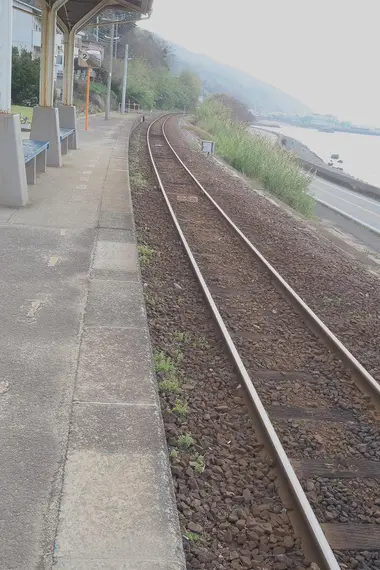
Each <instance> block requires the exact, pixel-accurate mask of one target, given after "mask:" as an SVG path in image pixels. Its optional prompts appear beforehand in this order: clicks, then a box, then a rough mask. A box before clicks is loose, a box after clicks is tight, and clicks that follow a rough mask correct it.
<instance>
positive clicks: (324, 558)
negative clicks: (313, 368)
mask: <svg viewBox="0 0 380 570" xmlns="http://www.w3.org/2000/svg"><path fill="white" fill-rule="evenodd" d="M170 116H171V115H169V116H167V118H166V119H165V122H164V124H163V126H162V133H163V135H164V138H165V140H166V142H167V144H168V145H169V147H170V149H171V150H172V151H173V153H174V155H175V156H176V158H177V159H178V161H179V162H180V163H181V164H182V166H184V168H185V169H186V171H187V172H188V173H189V174H190V175H191V177H192V178H193V180H194V181H195V182H196V183H197V185H198V186H200V188H201V189H202V190H203V191H204V189H203V187H202V186H201V185H200V183H199V182H198V181H197V180H196V178H195V177H194V176H193V175H192V174H191V173H190V171H189V169H188V168H187V167H186V166H185V165H184V164H183V162H182V161H181V159H180V158H179V157H178V155H177V153H176V152H175V151H174V149H173V147H172V146H171V145H170V143H169V141H168V139H167V137H166V135H165V130H164V129H165V124H166V122H167V121H168V119H169V118H170ZM162 118H163V117H162V116H160V117H158V118H157V119H155V120H154V121H153V122H152V123H151V124H150V125H149V128H148V131H147V145H148V151H149V156H150V160H151V162H152V166H153V169H154V172H155V175H156V178H157V181H158V184H159V186H160V189H161V192H162V194H163V197H164V199H165V202H166V205H167V207H168V210H169V212H170V215H171V217H172V220H173V223H174V225H175V227H176V230H177V232H178V234H179V236H180V239H181V241H182V244H183V246H184V248H185V251H186V253H187V255H188V257H189V260H190V263H191V265H192V268H193V270H194V273H195V275H196V277H197V279H198V281H199V284H200V286H201V288H202V290H203V293H204V295H205V297H206V300H207V302H208V304H209V307H210V309H211V311H212V313H213V316H214V318H215V320H216V322H217V324H218V326H219V329H220V331H221V333H222V336H223V338H224V340H225V342H226V344H227V346H228V349H229V352H230V354H231V356H232V358H233V361H234V364H235V367H236V369H237V371H238V373H239V375H240V376H241V378H242V380H243V383H244V386H245V387H246V390H247V393H248V395H249V398H250V401H251V403H252V405H253V407H254V409H255V411H256V414H257V417H258V419H259V421H260V424H261V426H262V428H263V430H264V433H265V435H266V437H267V438H268V441H269V443H270V445H271V447H272V452H273V453H274V456H275V457H276V460H277V467H279V468H280V469H281V471H282V473H283V475H284V476H285V479H286V481H287V483H288V486H289V489H290V491H291V494H292V496H293V498H294V499H295V501H296V503H297V505H298V508H299V511H300V514H301V515H302V518H303V520H304V522H305V524H306V526H307V529H308V531H309V535H310V537H311V539H312V542H313V546H314V547H315V548H316V550H317V552H318V554H319V557H320V561H319V562H322V563H323V566H324V568H325V569H326V570H340V566H339V564H338V562H337V560H336V558H335V556H334V553H333V551H332V549H331V547H330V545H329V543H328V541H327V539H326V536H325V534H324V532H323V530H322V528H321V526H320V524H319V522H318V520H317V518H316V516H315V514H314V511H313V509H312V508H311V505H310V503H309V501H308V499H307V497H306V495H305V492H304V490H303V489H302V486H301V484H300V482H299V480H298V477H297V475H296V473H295V471H294V469H293V467H292V465H291V463H290V461H289V459H288V457H287V455H286V453H285V450H284V448H283V446H282V444H281V442H280V440H279V438H278V436H277V433H276V431H275V429H274V427H273V425H272V422H271V421H270V419H269V416H268V414H267V412H266V410H265V408H264V406H263V404H262V402H261V400H260V397H259V395H258V393H257V391H256V388H255V387H254V385H253V382H252V380H251V378H250V376H249V374H248V372H247V370H246V368H245V366H244V364H243V361H242V359H241V357H240V355H239V352H238V350H237V348H236V346H235V344H234V342H233V340H232V338H231V336H230V334H229V332H228V330H227V327H226V325H225V324H224V321H223V318H222V316H221V315H220V312H219V310H218V307H217V306H216V304H215V301H214V299H213V297H212V295H211V292H210V290H209V288H208V286H207V284H206V281H205V279H204V277H203V275H202V273H201V271H200V269H199V266H198V264H197V262H196V260H195V258H194V255H193V253H192V251H191V249H190V246H189V244H188V242H187V240H186V238H185V236H184V233H183V231H182V229H181V226H180V224H179V222H178V220H177V218H176V215H175V213H174V210H173V208H172V206H171V204H170V201H169V198H168V196H167V194H166V191H165V188H164V185H163V183H162V180H161V177H160V174H159V172H158V169H157V166H156V163H155V161H154V158H153V153H152V149H151V146H150V139H149V137H150V131H151V128H152V126H153V125H154V124H155V123H157V122H158V121H159V120H161V119H162ZM206 194H207V193H206ZM207 195H208V194H207ZM208 196H209V195H208ZM210 198H211V197H210ZM211 200H212V198H211ZM212 202H213V203H214V204H215V202H214V201H213V200H212ZM218 209H219V207H218ZM234 227H236V226H234ZM246 239H247V238H246ZM247 241H248V240H247Z"/></svg>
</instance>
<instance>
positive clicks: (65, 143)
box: [61, 137, 69, 154]
mask: <svg viewBox="0 0 380 570" xmlns="http://www.w3.org/2000/svg"><path fill="white" fill-rule="evenodd" d="M67 139H68V137H66V138H65V139H63V141H62V142H61V152H62V154H67V153H68V151H69V141H68V140H67Z"/></svg>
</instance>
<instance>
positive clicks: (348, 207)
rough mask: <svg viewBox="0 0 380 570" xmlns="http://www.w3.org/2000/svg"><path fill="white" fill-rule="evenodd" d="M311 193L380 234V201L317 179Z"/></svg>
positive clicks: (312, 184) (313, 183)
mask: <svg viewBox="0 0 380 570" xmlns="http://www.w3.org/2000/svg"><path fill="white" fill-rule="evenodd" d="M310 191H311V193H312V194H313V196H314V197H315V198H316V199H317V200H320V201H321V202H324V203H325V204H326V205H329V206H332V207H333V208H336V209H338V210H340V211H342V212H343V213H345V214H347V215H348V216H351V217H352V218H355V219H356V220H357V221H358V222H360V223H361V224H363V225H365V226H370V227H371V228H373V229H375V230H377V231H378V232H379V233H380V201H378V200H374V199H372V198H370V197H369V196H363V195H361V194H358V193H357V192H353V191H352V190H349V189H348V188H343V187H342V186H339V185H338V184H334V183H332V182H329V181H327V180H324V179H322V178H315V179H314V180H313V181H312V183H311V184H310Z"/></svg>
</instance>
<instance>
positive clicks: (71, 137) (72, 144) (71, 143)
mask: <svg viewBox="0 0 380 570" xmlns="http://www.w3.org/2000/svg"><path fill="white" fill-rule="evenodd" d="M68 139H69V149H70V150H73V149H76V143H75V134H74V133H73V134H72V135H69V136H68Z"/></svg>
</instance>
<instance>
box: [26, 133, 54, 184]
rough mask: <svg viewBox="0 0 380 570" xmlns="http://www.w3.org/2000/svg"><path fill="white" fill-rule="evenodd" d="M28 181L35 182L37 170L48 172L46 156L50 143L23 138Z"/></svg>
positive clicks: (29, 182)
mask: <svg viewBox="0 0 380 570" xmlns="http://www.w3.org/2000/svg"><path fill="white" fill-rule="evenodd" d="M22 146H23V148H24V162H25V170H26V181H27V183H28V184H35V183H36V178H37V172H46V156H47V150H48V148H49V143H48V142H44V141H32V140H25V139H24V140H23V141H22Z"/></svg>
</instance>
